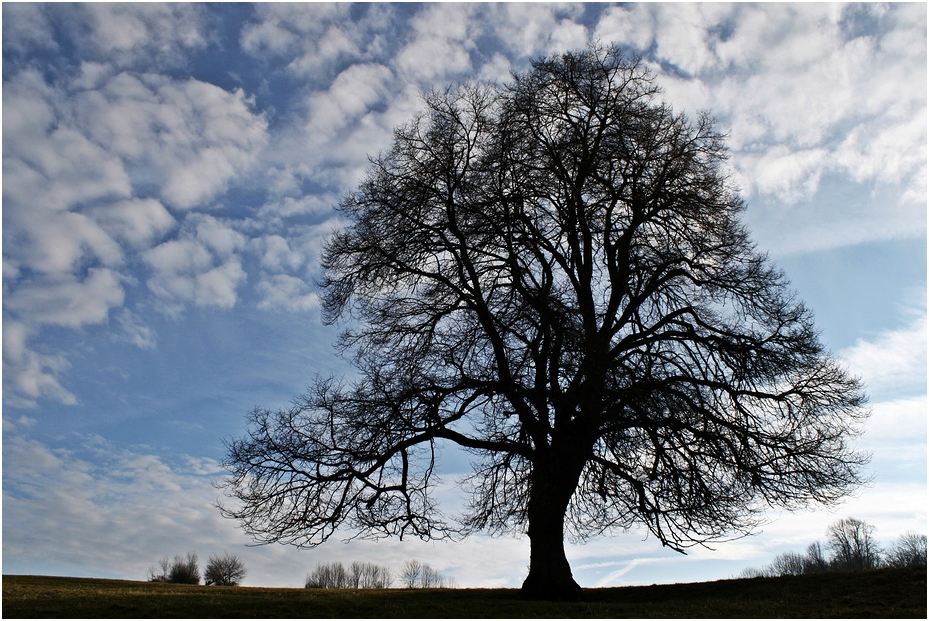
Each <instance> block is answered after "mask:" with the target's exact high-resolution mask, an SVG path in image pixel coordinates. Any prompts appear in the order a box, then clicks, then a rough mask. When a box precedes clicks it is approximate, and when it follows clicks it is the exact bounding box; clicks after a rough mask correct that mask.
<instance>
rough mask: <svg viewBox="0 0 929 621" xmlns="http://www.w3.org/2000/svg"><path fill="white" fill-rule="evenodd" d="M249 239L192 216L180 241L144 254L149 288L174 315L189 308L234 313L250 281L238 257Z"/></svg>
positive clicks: (203, 217) (213, 220) (211, 220)
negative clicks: (241, 291)
mask: <svg viewBox="0 0 929 621" xmlns="http://www.w3.org/2000/svg"><path fill="white" fill-rule="evenodd" d="M245 242H246V239H245V236H243V235H242V234H241V233H239V232H237V231H235V230H234V229H233V228H231V227H229V226H228V225H226V224H225V223H223V222H221V221H219V220H217V219H216V218H213V217H212V216H206V215H191V216H189V217H188V218H187V220H186V221H185V223H184V228H183V229H182V231H181V235H180V237H179V238H178V239H173V240H170V241H166V242H164V243H163V244H160V245H158V246H156V247H154V248H152V249H151V250H147V251H146V252H144V253H143V255H142V258H143V260H144V261H145V263H146V264H147V265H148V266H149V268H150V269H151V271H152V274H151V277H150V278H149V279H148V288H149V290H150V291H151V292H152V293H153V294H155V296H156V297H157V298H158V299H159V300H160V301H161V303H162V304H163V306H162V308H163V309H164V310H165V311H166V312H168V313H171V314H177V313H179V312H180V311H181V310H182V309H183V308H184V306H185V305H186V304H188V303H192V304H194V305H196V306H217V307H219V308H231V307H233V306H235V303H236V301H237V299H238V296H237V293H236V289H237V288H238V287H239V285H240V284H242V283H243V282H244V281H245V279H246V274H245V270H244V269H243V268H242V264H241V261H240V258H239V256H238V253H239V252H240V251H241V250H242V249H243V248H244V246H245Z"/></svg>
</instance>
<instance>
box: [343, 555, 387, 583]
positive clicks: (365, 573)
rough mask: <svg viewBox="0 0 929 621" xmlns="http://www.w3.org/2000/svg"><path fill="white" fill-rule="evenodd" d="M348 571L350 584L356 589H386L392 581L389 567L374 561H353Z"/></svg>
mask: <svg viewBox="0 0 929 621" xmlns="http://www.w3.org/2000/svg"><path fill="white" fill-rule="evenodd" d="M350 571H351V585H352V587H353V588H356V589H386V588H388V587H389V586H390V583H391V582H392V581H393V578H392V577H391V574H390V570H389V569H387V568H386V567H382V566H380V565H376V564H374V563H359V562H358V561H355V562H353V563H352V565H351V568H350Z"/></svg>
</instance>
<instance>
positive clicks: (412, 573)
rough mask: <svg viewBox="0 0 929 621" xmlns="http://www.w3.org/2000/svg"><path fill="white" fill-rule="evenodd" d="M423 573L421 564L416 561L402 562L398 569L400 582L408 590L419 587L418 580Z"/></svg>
mask: <svg viewBox="0 0 929 621" xmlns="http://www.w3.org/2000/svg"><path fill="white" fill-rule="evenodd" d="M422 573H423V564H422V563H420V562H419V561H417V560H416V559H409V560H406V561H404V562H403V567H401V568H400V580H401V581H402V582H403V584H404V585H405V586H406V588H408V589H413V588H416V587H417V586H418V585H419V578H420V576H421V575H422Z"/></svg>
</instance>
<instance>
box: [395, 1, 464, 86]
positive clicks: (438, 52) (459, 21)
mask: <svg viewBox="0 0 929 621" xmlns="http://www.w3.org/2000/svg"><path fill="white" fill-rule="evenodd" d="M478 10H480V8H479V5H471V4H429V5H426V6H425V7H424V9H423V10H422V11H420V12H419V13H417V15H416V17H414V18H413V22H412V26H413V31H414V32H415V35H414V38H413V40H412V41H410V42H409V43H408V44H407V45H406V46H405V47H404V48H403V49H402V50H401V51H400V52H399V53H398V54H397V57H396V59H395V61H396V63H397V66H398V67H399V69H400V71H402V72H403V73H405V74H407V75H409V76H410V77H411V78H412V79H413V80H415V81H427V80H436V79H442V78H447V77H450V76H453V75H455V74H460V73H466V72H468V71H469V70H470V69H471V55H470V49H471V48H473V47H474V43H473V41H471V39H470V36H469V35H470V33H469V28H468V26H469V24H470V23H471V15H472V14H473V13H474V12H476V11H478Z"/></svg>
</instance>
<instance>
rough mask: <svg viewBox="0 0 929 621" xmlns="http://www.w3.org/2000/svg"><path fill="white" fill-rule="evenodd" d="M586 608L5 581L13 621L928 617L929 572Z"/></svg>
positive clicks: (631, 599)
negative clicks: (117, 620)
mask: <svg viewBox="0 0 929 621" xmlns="http://www.w3.org/2000/svg"><path fill="white" fill-rule="evenodd" d="M585 595H586V601H584V602H581V603H556V602H527V601H522V600H520V599H519V592H518V591H516V590H512V589H453V590H442V589H435V590H403V589H390V590H310V589H269V588H257V587H237V588H228V587H227V588H223V587H206V586H187V585H171V584H159V583H150V582H132V581H128V580H100V579H92V578H56V577H48V576H3V617H4V618H7V619H9V618H27V617H53V618H65V617H67V618H87V617H109V618H113V617H132V618H143V617H156V618H164V617H197V618H217V617H224V618H230V617H234V618H297V617H303V618H307V617H309V618H488V617H491V618H527V617H528V618H544V617H549V618H622V617H635V618H649V617H651V618H657V617H678V618H680V617H685V618H695V617H696V618H708V617H713V618H726V617H730V618H731V617H832V618H835V617H858V618H861V617H893V618H902V617H908V618H910V617H911V618H920V619H924V618H926V571H925V570H913V569H881V570H875V571H863V572H850V573H837V574H822V575H818V576H797V577H786V578H754V579H751V580H721V581H718V582H704V583H698V584H675V585H658V586H649V587H622V588H610V589H587V590H586V591H585Z"/></svg>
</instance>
